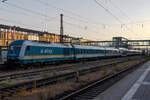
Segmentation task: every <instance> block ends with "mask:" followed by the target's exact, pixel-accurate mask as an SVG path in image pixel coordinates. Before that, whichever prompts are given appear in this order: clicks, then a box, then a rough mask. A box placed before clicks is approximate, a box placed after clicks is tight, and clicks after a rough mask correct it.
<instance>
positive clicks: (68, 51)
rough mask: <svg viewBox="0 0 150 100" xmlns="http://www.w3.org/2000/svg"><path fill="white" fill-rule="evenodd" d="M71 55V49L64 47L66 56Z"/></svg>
mask: <svg viewBox="0 0 150 100" xmlns="http://www.w3.org/2000/svg"><path fill="white" fill-rule="evenodd" d="M69 55H70V49H69V48H64V56H69Z"/></svg>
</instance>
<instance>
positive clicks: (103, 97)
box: [93, 61, 150, 100]
mask: <svg viewBox="0 0 150 100" xmlns="http://www.w3.org/2000/svg"><path fill="white" fill-rule="evenodd" d="M93 100H150V61H148V62H147V63H145V64H143V65H142V66H141V67H139V68H138V69H137V70H135V71H134V72H132V73H130V74H129V75H127V76H126V77H124V78H123V79H121V80H120V81H118V82H117V83H116V84H114V85H113V86H112V87H110V88H109V89H107V90H106V91H104V92H103V93H101V94H100V95H98V96H97V97H95V98H94V99H93Z"/></svg>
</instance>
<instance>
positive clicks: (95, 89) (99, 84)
mask: <svg viewBox="0 0 150 100" xmlns="http://www.w3.org/2000/svg"><path fill="white" fill-rule="evenodd" d="M144 62H146V61H143V62H141V63H139V64H137V65H134V66H133V67H129V68H126V69H124V70H122V71H120V72H117V73H115V74H112V75H110V76H107V77H104V78H102V79H98V80H96V81H94V82H92V83H91V84H89V85H87V86H85V87H84V88H81V89H78V90H76V91H75V92H72V93H70V94H68V95H66V96H64V97H62V98H60V99H59V100H92V99H93V98H94V97H96V96H97V95H99V94H100V93H102V92H103V91H104V90H106V89H107V88H109V87H110V86H112V85H113V84H114V83H116V82H117V81H119V80H120V79H121V78H123V77H124V76H126V75H127V74H128V73H130V72H132V71H134V70H135V69H137V67H138V66H139V65H141V64H143V63H144Z"/></svg>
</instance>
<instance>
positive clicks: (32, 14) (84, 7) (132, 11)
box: [0, 0, 150, 40]
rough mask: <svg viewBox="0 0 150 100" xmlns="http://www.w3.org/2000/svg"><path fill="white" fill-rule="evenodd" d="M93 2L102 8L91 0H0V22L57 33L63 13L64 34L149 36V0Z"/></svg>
mask: <svg viewBox="0 0 150 100" xmlns="http://www.w3.org/2000/svg"><path fill="white" fill-rule="evenodd" d="M0 1H2V0H0ZM97 2H98V3H99V4H101V5H102V6H103V7H104V8H105V9H104V8H102V7H101V6H100V5H98V4H97V3H96V2H95V0H7V1H6V2H4V3H3V2H0V24H7V25H16V26H20V27H25V28H30V29H36V30H41V31H48V32H53V33H56V34H59V27H60V26H59V23H60V14H61V13H63V14H64V31H65V34H66V35H70V36H75V37H83V38H86V39H90V40H111V38H112V37H114V36H123V37H126V38H129V39H150V13H149V12H150V6H149V5H150V0H97ZM106 9H107V11H106ZM110 13H111V14H112V15H113V16H112V15H111V14H110Z"/></svg>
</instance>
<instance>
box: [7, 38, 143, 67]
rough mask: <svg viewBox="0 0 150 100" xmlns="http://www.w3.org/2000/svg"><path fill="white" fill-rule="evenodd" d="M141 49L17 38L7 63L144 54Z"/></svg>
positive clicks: (16, 63)
mask: <svg viewBox="0 0 150 100" xmlns="http://www.w3.org/2000/svg"><path fill="white" fill-rule="evenodd" d="M142 54H143V52H142V51H141V50H128V49H125V48H113V47H102V46H86V45H73V44H67V43H53V42H51V43H45V42H37V41H30V40H16V41H14V42H12V43H11V44H10V45H9V49H8V54H7V63H8V64H15V65H31V64H36V63H38V64H44V63H49V62H62V61H80V60H82V59H93V58H110V57H120V56H130V55H142Z"/></svg>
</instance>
